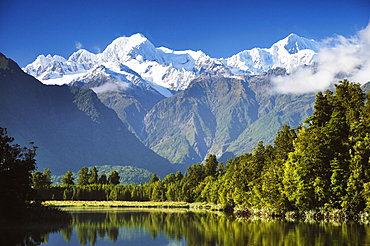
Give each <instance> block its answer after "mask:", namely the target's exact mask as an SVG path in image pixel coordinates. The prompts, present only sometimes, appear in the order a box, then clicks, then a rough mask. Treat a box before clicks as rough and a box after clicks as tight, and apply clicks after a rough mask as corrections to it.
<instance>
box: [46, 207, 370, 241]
mask: <svg viewBox="0 0 370 246" xmlns="http://www.w3.org/2000/svg"><path fill="white" fill-rule="evenodd" d="M70 213H71V215H72V222H71V223H70V224H69V225H68V226H64V227H63V228H62V229H60V230H59V231H58V232H51V233H50V234H49V235H47V236H46V237H45V236H44V237H43V238H44V242H43V243H42V244H41V245H45V244H46V245H66V244H68V245H97V246H99V245H112V244H116V245H151V246H155V245H171V246H175V245H233V246H234V245H253V246H254V245H255V246H257V245H258V246H260V245H284V246H288V245H302V246H303V245H369V244H370V226H368V225H363V224H359V223H355V222H346V223H333V222H330V223H329V222H311V223H309V222H288V221H282V220H251V219H235V218H234V217H233V216H228V215H225V214H222V213H212V212H190V211H186V210H157V209H152V210H128V209H109V210H108V209H101V210H93V211H92V210H87V209H86V210H79V211H70Z"/></svg>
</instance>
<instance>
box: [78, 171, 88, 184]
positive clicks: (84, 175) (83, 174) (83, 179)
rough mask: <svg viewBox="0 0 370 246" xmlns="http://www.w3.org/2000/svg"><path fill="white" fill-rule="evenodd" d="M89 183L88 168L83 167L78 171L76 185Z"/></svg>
mask: <svg viewBox="0 0 370 246" xmlns="http://www.w3.org/2000/svg"><path fill="white" fill-rule="evenodd" d="M88 184H89V169H88V168H87V167H83V168H81V169H80V171H79V172H78V185H88Z"/></svg>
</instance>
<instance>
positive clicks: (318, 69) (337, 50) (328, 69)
mask: <svg viewBox="0 0 370 246" xmlns="http://www.w3.org/2000/svg"><path fill="white" fill-rule="evenodd" d="M320 46H321V47H320V50H319V52H318V53H317V56H316V59H315V61H316V64H315V65H314V66H313V67H311V66H307V67H300V68H298V69H296V70H295V71H294V72H292V73H291V74H289V75H286V76H278V77H276V78H274V79H273V83H274V87H273V90H274V92H278V93H309V92H317V91H322V90H325V89H327V88H328V87H330V86H331V85H332V84H333V83H336V82H338V81H339V80H341V79H348V80H349V81H352V82H358V83H360V84H364V83H366V82H368V81H370V23H369V25H368V26H367V27H366V28H364V29H362V30H361V31H359V32H357V33H356V35H355V36H353V37H350V38H346V37H343V36H340V35H338V36H335V37H332V38H328V39H325V40H323V41H322V42H321V44H320Z"/></svg>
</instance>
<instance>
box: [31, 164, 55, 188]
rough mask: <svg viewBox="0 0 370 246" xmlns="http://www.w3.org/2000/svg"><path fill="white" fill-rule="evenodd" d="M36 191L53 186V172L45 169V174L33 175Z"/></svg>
mask: <svg viewBox="0 0 370 246" xmlns="http://www.w3.org/2000/svg"><path fill="white" fill-rule="evenodd" d="M32 183H33V188H34V189H40V188H48V187H50V185H51V183H52V182H51V172H50V169H49V168H45V169H44V173H42V172H40V171H36V172H34V173H33V174H32Z"/></svg>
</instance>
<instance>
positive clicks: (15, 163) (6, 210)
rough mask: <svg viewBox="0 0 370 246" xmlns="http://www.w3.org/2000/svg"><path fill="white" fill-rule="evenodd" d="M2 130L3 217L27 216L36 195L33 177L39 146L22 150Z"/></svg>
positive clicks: (0, 211) (0, 179)
mask: <svg viewBox="0 0 370 246" xmlns="http://www.w3.org/2000/svg"><path fill="white" fill-rule="evenodd" d="M13 141H14V138H12V137H9V136H8V135H7V130H6V129H5V128H1V127H0V194H1V202H0V218H3V219H4V218H5V219H7V218H14V217H23V216H24V215H25V214H26V213H27V211H28V209H29V208H31V204H32V201H33V200H34V198H35V195H36V193H35V192H34V190H33V189H32V175H31V172H33V171H34V170H35V169H36V159H35V156H36V147H32V148H31V149H29V148H26V147H23V148H21V147H20V146H19V145H17V144H12V142H13Z"/></svg>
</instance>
